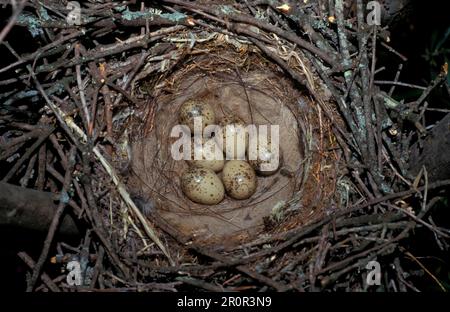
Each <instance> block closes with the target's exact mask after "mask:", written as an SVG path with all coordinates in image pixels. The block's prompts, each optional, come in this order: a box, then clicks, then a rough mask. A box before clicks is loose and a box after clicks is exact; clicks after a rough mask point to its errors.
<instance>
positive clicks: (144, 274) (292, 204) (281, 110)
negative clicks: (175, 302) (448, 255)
mask: <svg viewBox="0 0 450 312" xmlns="http://www.w3.org/2000/svg"><path fill="white" fill-rule="evenodd" d="M161 2H162V5H161V6H157V7H152V8H148V7H145V5H144V4H143V5H142V7H136V6H135V5H133V4H128V5H123V4H122V2H121V3H116V2H114V1H113V2H108V3H104V4H100V3H98V2H95V3H90V4H89V8H88V9H86V11H85V12H86V14H88V15H89V16H88V17H86V18H83V19H81V21H79V22H78V23H76V24H71V25H69V26H68V25H67V23H68V21H66V20H65V19H62V17H61V16H65V15H64V14H63V13H64V12H66V11H67V10H66V8H65V6H64V5H62V4H61V3H60V2H56V1H49V3H48V4H46V5H45V6H44V5H42V4H41V3H40V2H39V1H27V2H25V3H26V4H24V5H25V8H24V12H22V14H17V15H15V17H14V18H15V20H14V19H13V22H14V23H15V24H16V25H18V26H23V27H28V31H29V32H30V33H31V34H32V35H33V36H35V37H34V38H32V39H30V40H34V41H33V42H35V43H39V44H40V45H42V46H40V47H39V48H37V49H36V50H33V49H34V48H35V47H34V46H27V47H23V46H20V47H17V46H15V45H14V44H12V41H11V40H10V42H4V45H3V46H2V48H4V49H5V51H6V52H8V55H12V56H14V57H16V58H18V59H17V60H14V61H11V60H10V59H7V58H5V60H6V61H7V62H8V63H6V64H2V66H1V68H0V75H1V80H0V85H1V86H2V94H0V99H1V100H2V101H3V103H4V105H3V106H2V110H1V111H0V114H1V120H0V122H1V123H0V126H1V139H2V142H3V143H5V144H2V146H3V147H2V149H1V150H0V161H1V166H0V167H1V168H2V169H1V171H0V173H1V175H2V182H1V183H3V184H5V182H8V183H9V184H11V185H9V186H8V190H9V189H10V188H13V186H12V185H13V184H20V185H21V186H22V187H24V188H28V189H33V190H29V192H31V193H27V194H28V195H27V196H29V198H33V199H34V200H36V204H35V206H34V207H33V209H35V211H36V215H35V216H32V217H31V218H28V219H26V220H25V221H27V222H29V221H30V220H31V221H32V220H33V219H39V222H38V224H37V225H36V224H34V225H35V226H41V227H42V226H44V225H45V229H44V230H45V231H48V234H47V237H46V240H45V243H44V247H43V249H42V250H41V251H40V252H39V253H38V254H31V253H27V252H21V253H19V257H20V258H21V259H22V260H23V261H24V263H25V264H26V265H27V266H28V267H29V269H30V270H31V271H32V274H31V276H30V277H29V278H28V279H27V289H28V290H52V291H60V290H65V291H66V290H73V289H78V290H80V289H84V290H85V289H88V290H90V291H97V290H104V289H107V290H119V291H120V290H126V291H128V290H137V291H149V290H164V291H177V290H183V289H192V288H201V289H204V290H213V291H222V290H237V291H240V290H249V289H250V290H261V291H265V290H277V291H286V290H299V291H304V290H310V291H315V290H320V289H333V290H338V289H345V290H367V289H375V288H373V287H372V288H370V287H371V286H370V284H368V283H367V282H366V278H365V277H366V275H365V274H366V273H365V272H366V268H367V265H368V264H369V263H371V261H373V260H377V261H379V262H380V263H381V266H382V268H383V269H385V271H384V272H385V273H386V274H385V281H382V282H380V283H376V285H377V286H374V287H381V288H383V287H384V288H383V289H384V290H390V289H391V288H390V287H392V286H391V285H392V282H391V281H394V282H393V283H394V284H395V285H401V286H399V287H403V288H405V287H408V288H410V287H412V286H410V283H408V282H405V278H406V277H405V276H406V275H404V274H403V271H402V265H403V262H402V261H403V259H404V256H402V255H405V254H407V253H405V252H404V249H401V248H400V247H399V244H400V242H401V241H402V240H404V239H405V238H406V237H408V235H409V234H410V233H411V231H412V230H413V229H415V227H416V225H418V224H426V226H427V228H431V229H432V230H433V231H434V234H436V233H437V234H436V235H437V236H436V240H438V241H439V242H441V241H440V239H442V237H448V234H446V232H443V230H442V229H438V228H437V227H436V226H435V225H433V224H432V221H430V222H431V223H430V224H429V223H427V222H428V221H427V222H425V221H423V220H422V219H423V217H424V216H425V215H427V213H428V212H429V211H430V209H431V207H433V205H434V204H435V203H436V202H438V201H439V196H440V195H441V194H440V193H439V190H440V188H441V187H442V186H445V185H448V184H450V182H449V181H448V180H447V181H443V182H442V181H441V182H433V183H431V182H430V183H428V180H427V175H426V172H424V171H422V172H421V173H420V174H419V175H418V176H417V177H412V176H411V175H410V174H409V173H408V170H407V167H406V164H405V163H404V161H403V160H404V159H405V158H404V155H405V154H407V153H408V151H407V150H406V151H405V150H402V147H404V145H405V144H403V142H402V144H400V143H399V144H394V142H393V141H395V138H393V136H395V135H396V134H395V133H394V132H395V131H394V130H395V129H392V125H393V121H392V120H391V118H390V114H389V113H390V112H389V111H388V109H390V108H397V110H398V107H401V105H400V104H399V103H397V102H395V101H394V100H393V99H392V98H390V96H389V95H388V94H387V93H384V92H381V90H380V89H379V88H378V87H377V86H376V85H375V83H374V81H375V80H374V76H375V74H376V72H375V69H376V67H375V63H374V62H375V59H376V58H375V53H376V51H377V50H376V48H375V47H376V46H377V40H379V41H382V40H383V38H385V33H384V31H382V32H379V29H378V28H377V27H368V25H366V24H365V21H364V19H363V18H362V16H363V13H362V12H363V8H362V7H361V6H360V4H361V3H359V2H358V6H357V8H353V9H354V10H356V11H355V12H353V11H350V12H347V10H346V9H345V8H344V6H343V1H340V0H337V1H335V5H334V6H333V7H329V8H323V7H319V5H317V4H316V3H315V2H313V3H310V4H303V3H297V2H295V3H293V2H292V3H291V4H283V5H281V3H280V5H276V4H275V2H273V1H236V2H235V3H225V2H223V3H222V1H219V2H220V3H219V4H217V3H210V2H206V1H205V3H203V1H200V2H185V1H181V0H166V1H161ZM272 2H273V3H272ZM330 3H332V2H330ZM20 9H21V8H20ZM55 12H56V13H55ZM352 12H353V13H355V14H354V15H352V14H353V13H352ZM44 13H45V14H44ZM355 29H356V30H357V31H356V32H355ZM14 31H17V27H14V28H13V30H12V32H14ZM15 35H17V33H16V34H15ZM18 35H21V33H20V32H19V33H18ZM1 41H2V40H0V42H1ZM384 46H387V44H386V43H384ZM19 48H20V50H18V49H19ZM6 52H5V53H6ZM2 53H3V52H2ZM2 55H3V54H2ZM5 55H6V54H5ZM370 60H372V61H370ZM371 62H372V63H371ZM397 77H398V75H397ZM439 79H441V78H439ZM440 82H442V81H440ZM438 83H439V81H436V82H434V83H433V84H432V86H431V87H430V88H427V90H425V91H424V94H423V95H421V97H420V99H418V101H421V102H418V103H419V104H418V106H417V107H419V106H420V104H421V103H422V102H423V99H424V98H426V96H427V94H428V93H429V92H430V91H431V90H432V88H434V87H435V86H436V85H438ZM393 90H394V89H391V91H390V94H392V92H393ZM192 99H195V100H198V99H200V100H201V101H203V102H207V103H209V104H210V105H211V106H212V107H213V108H214V110H215V112H216V114H217V116H218V119H219V120H220V119H221V118H222V117H223V116H224V115H225V114H227V113H228V112H232V113H233V114H236V115H239V117H240V118H241V119H243V120H244V121H245V122H246V123H251V124H256V125H261V124H270V125H279V126H280V149H281V151H282V155H283V162H282V164H281V168H279V170H278V171H277V172H276V173H275V174H274V175H271V176H267V177H262V176H259V177H258V178H257V179H258V180H257V190H256V192H255V194H253V196H251V197H250V198H248V199H245V200H235V199H232V198H230V197H228V196H226V197H225V199H224V200H223V201H222V202H220V203H219V204H216V205H200V204H196V203H194V202H192V201H190V200H189V199H188V198H187V197H186V196H185V195H184V194H183V193H182V191H181V186H180V174H181V172H182V171H183V170H184V169H185V168H186V167H187V164H186V162H185V161H177V160H174V159H173V158H172V157H171V154H170V147H171V144H172V143H173V138H171V136H170V132H171V129H172V128H173V126H174V125H176V124H178V123H179V121H178V111H179V108H180V105H182V104H183V103H184V102H186V101H188V100H192ZM398 115H400V116H403V115H402V114H398ZM405 116H406V115H405ZM399 118H400V117H399ZM388 131H390V132H388ZM394 156H395V157H394ZM3 184H2V185H3ZM5 185H6V184H5ZM2 187H3V186H2ZM4 187H5V190H6V186H4ZM433 190H435V191H433ZM22 191H23V190H22ZM33 192H38V193H39V194H40V195H39V196H34V195H33V194H35V193H33ZM1 194H3V193H2V192H0V195H1ZM25 195H26V194H25ZM7 198H9V197H7ZM19 199H20V198H19ZM38 199H39V202H40V203H41V204H42V203H44V204H42V205H40V206H39V204H38V202H37V201H38ZM55 199H56V205H55ZM1 201H2V202H3V199H2V200H1ZM54 205H55V206H54ZM26 206H27V202H26V201H25V202H24V203H23V205H21V206H20V207H16V208H17V209H19V210H12V212H11V211H9V212H7V213H6V214H3V215H1V217H2V218H3V217H5V218H6V217H7V218H8V219H7V220H11V216H15V215H16V216H19V217H20V215H21V214H22V213H24V215H27V213H30V212H29V211H25V210H24V209H23V207H26ZM48 207H51V209H54V210H52V211H51V212H49V211H48V209H49V208H48ZM20 209H22V210H20ZM39 209H40V210H39ZM45 209H47V210H45ZM5 211H6V210H5ZM17 211H19V212H20V213H19V214H17ZM44 212H45V213H44ZM65 213H69V214H71V215H72V216H73V218H72V219H73V220H75V222H76V223H77V225H78V226H79V227H78V232H77V233H78V234H77V235H76V236H75V241H77V242H78V243H75V244H73V245H74V246H72V245H69V244H67V243H66V242H65V239H66V237H65V236H57V235H56V233H57V228H58V225H60V224H61V223H62V218H63V216H64V215H65ZM22 225H23V224H22ZM64 225H66V223H64ZM67 226H68V227H70V224H68V225H67ZM63 228H64V229H65V228H66V227H65V226H64V227H63ZM63 228H61V229H63ZM72 230H73V228H72ZM73 232H74V231H66V232H65V234H68V233H69V234H70V233H73ZM61 234H62V235H64V233H61ZM438 234H439V235H438ZM73 240H74V239H73V237H72V239H71V241H72V242H73ZM55 242H56V246H55V244H54V243H55ZM409 255H411V254H409ZM408 257H409V256H408ZM411 259H414V258H412V257H411ZM48 260H50V261H48ZM415 260H417V259H415ZM73 261H77V262H78V263H79V264H80V269H81V271H82V272H83V275H82V276H83V278H82V279H81V282H80V283H78V284H77V285H73V284H68V283H66V279H65V278H64V279H61V278H60V277H53V276H51V277H49V275H48V274H50V273H49V272H53V271H54V267H52V265H53V266H54V265H60V266H62V267H63V268H67V263H72V262H73ZM392 262H394V263H395V269H393V270H392V266H391V265H390V264H391V263H392ZM389 270H390V271H389ZM66 273H67V271H66ZM50 275H51V274H50ZM39 277H41V278H39ZM41 280H42V281H43V283H42V284H39V282H40V281H41ZM380 285H381V286H380ZM405 285H406V286H405Z"/></svg>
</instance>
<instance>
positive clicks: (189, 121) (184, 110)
mask: <svg viewBox="0 0 450 312" xmlns="http://www.w3.org/2000/svg"><path fill="white" fill-rule="evenodd" d="M195 117H201V118H202V119H201V126H202V128H201V129H202V131H203V129H204V128H205V127H206V126H209V125H213V124H215V122H216V114H215V113H214V109H213V108H212V107H211V105H209V104H207V103H205V102H202V101H198V100H189V101H187V102H185V103H184V104H183V105H181V107H180V110H179V121H180V123H181V124H183V125H186V126H188V127H189V129H191V132H192V133H194V118H195Z"/></svg>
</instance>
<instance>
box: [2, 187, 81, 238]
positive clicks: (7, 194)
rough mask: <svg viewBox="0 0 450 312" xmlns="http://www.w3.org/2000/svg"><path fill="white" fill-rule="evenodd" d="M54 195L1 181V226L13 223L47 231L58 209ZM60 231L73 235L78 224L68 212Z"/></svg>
mask: <svg viewBox="0 0 450 312" xmlns="http://www.w3.org/2000/svg"><path fill="white" fill-rule="evenodd" d="M53 197H54V195H53V194H52V193H49V192H41V191H36V190H32V189H28V188H23V187H20V186H16V185H12V184H8V183H4V182H0V226H2V225H12V226H17V227H22V228H26V229H31V230H38V231H47V230H48V228H49V226H50V223H51V222H52V219H53V216H54V214H55V211H56V204H55V201H54V199H53ZM59 233H61V234H67V235H73V234H77V233H78V229H77V226H76V224H75V222H74V220H73V219H72V217H71V216H70V215H68V214H66V215H64V216H63V219H62V221H61V225H60V227H59Z"/></svg>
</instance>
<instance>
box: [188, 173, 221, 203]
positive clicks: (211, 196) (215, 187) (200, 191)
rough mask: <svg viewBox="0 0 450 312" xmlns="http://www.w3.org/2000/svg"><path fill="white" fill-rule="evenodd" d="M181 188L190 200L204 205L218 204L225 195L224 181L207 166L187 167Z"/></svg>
mask: <svg viewBox="0 0 450 312" xmlns="http://www.w3.org/2000/svg"><path fill="white" fill-rule="evenodd" d="M181 189H182V191H183V193H184V194H185V195H186V196H187V197H188V198H189V199H190V200H192V201H193V202H196V203H199V204H204V205H215V204H218V203H220V202H221V201H222V199H223V197H224V195H225V191H224V188H223V184H222V181H220V179H219V177H218V176H217V175H216V174H215V173H214V171H212V170H211V169H207V168H196V167H191V168H189V169H187V170H186V171H185V172H184V173H183V174H182V176H181Z"/></svg>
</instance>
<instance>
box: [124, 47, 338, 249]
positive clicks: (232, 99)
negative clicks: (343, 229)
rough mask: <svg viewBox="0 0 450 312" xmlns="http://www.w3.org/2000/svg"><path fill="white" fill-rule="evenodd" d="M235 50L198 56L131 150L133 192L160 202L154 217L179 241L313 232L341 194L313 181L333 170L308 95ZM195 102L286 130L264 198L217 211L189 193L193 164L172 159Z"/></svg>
mask: <svg viewBox="0 0 450 312" xmlns="http://www.w3.org/2000/svg"><path fill="white" fill-rule="evenodd" d="M227 49H228V51H227V50H226V49H225V50H224V49H220V54H219V52H218V50H217V49H216V51H214V50H212V51H210V52H209V53H205V54H202V55H192V56H191V57H190V58H188V60H187V61H186V62H185V63H184V64H183V65H182V68H180V69H178V71H177V72H176V73H174V74H173V75H172V77H169V78H167V80H170V81H173V82H174V83H173V84H172V85H171V87H170V88H166V89H165V90H161V92H159V94H158V95H156V96H155V97H154V98H153V101H152V105H149V106H150V107H144V108H143V110H144V111H145V112H144V115H147V116H149V113H148V110H149V109H155V108H156V111H155V113H153V114H152V115H151V116H150V117H149V118H147V120H146V122H145V124H144V125H139V123H142V122H140V121H137V122H136V123H137V125H135V126H136V127H138V128H139V135H137V138H138V139H134V140H133V142H132V144H131V146H132V151H131V155H132V157H131V158H132V165H131V167H132V172H133V174H132V175H131V178H130V179H129V180H128V181H129V185H130V189H133V190H134V192H135V194H138V195H139V196H140V197H141V198H143V199H145V201H147V202H148V201H152V203H153V205H154V208H155V209H154V210H155V211H153V213H154V214H157V215H159V217H160V220H161V221H162V222H165V223H166V225H167V226H169V227H170V228H171V229H172V230H173V231H176V232H177V235H182V236H183V237H185V238H187V239H189V240H193V241H195V242H202V243H206V244H216V243H218V242H220V243H221V244H223V242H224V241H226V242H228V244H235V243H242V242H243V241H246V240H248V239H251V238H253V237H255V236H256V235H257V234H261V233H264V232H266V231H268V230H271V228H272V226H270V224H271V223H280V221H282V220H285V219H289V220H290V221H289V222H290V224H294V223H295V224H296V225H299V224H306V223H308V221H311V220H315V219H316V218H318V217H320V216H321V215H322V212H323V211H322V210H323V209H324V207H327V206H328V204H329V203H330V199H331V198H332V197H333V196H329V195H330V194H327V192H332V190H333V183H332V179H333V178H330V179H320V178H319V179H318V178H317V177H313V176H312V175H313V174H317V172H313V171H317V168H320V169H319V170H320V171H321V173H320V174H323V173H324V174H325V175H329V176H333V173H332V171H333V170H330V169H331V168H332V167H331V166H327V159H326V157H325V158H323V157H319V155H318V153H319V152H321V150H322V149H323V147H322V146H320V143H319V141H322V142H323V140H321V139H320V135H324V133H323V132H321V131H316V130H318V129H319V128H320V125H319V124H318V123H319V118H318V116H317V115H318V111H317V109H315V108H314V103H313V102H312V101H311V100H310V98H309V96H308V94H307V91H301V90H299V89H298V88H296V86H295V85H293V83H292V81H290V80H288V79H286V78H285V77H284V76H283V75H282V73H281V72H279V71H278V70H276V69H275V68H274V67H273V66H266V65H265V62H264V58H263V57H262V56H259V55H255V54H253V53H244V54H243V55H242V53H241V55H239V54H238V53H236V52H235V51H233V50H234V49H233V47H227ZM231 60H233V61H231ZM234 60H242V63H241V64H237V62H236V61H234ZM191 99H201V100H202V101H204V102H206V103H209V104H210V105H211V106H212V107H213V108H214V110H215V112H216V115H217V120H218V121H219V122H220V120H221V118H222V117H223V116H224V115H229V114H230V113H231V114H234V115H236V116H238V117H240V118H241V119H242V120H243V121H244V122H245V123H246V124H255V125H257V126H258V125H278V126H279V133H280V151H281V154H282V163H281V165H280V169H279V171H278V172H277V173H276V174H274V175H271V176H268V177H261V176H259V177H258V181H257V182H258V186H257V190H256V193H255V194H254V195H252V196H251V197H250V198H249V199H247V200H234V199H232V198H230V197H228V196H226V198H225V199H224V200H223V201H222V202H221V203H219V204H217V205H212V206H209V205H201V204H196V203H194V202H192V201H190V200H189V199H188V198H187V197H186V196H185V195H184V194H183V193H182V191H181V187H180V176H181V173H182V172H183V171H184V170H185V169H186V168H187V167H188V164H187V162H186V161H184V160H174V159H173V158H172V156H171V145H172V143H174V141H175V140H177V139H178V137H176V138H174V137H171V130H172V127H174V126H175V125H177V124H179V121H178V111H179V108H180V106H181V105H182V104H183V103H184V102H185V101H187V100H191ZM152 107H155V108H152ZM128 126H130V125H128ZM330 160H331V159H330ZM328 165H330V164H328ZM323 168H328V169H323ZM327 170H328V171H329V172H327ZM220 175H221V174H219V176H220ZM330 180H331V181H330ZM324 182H325V183H326V186H324V185H323V184H324ZM330 182H331V183H330ZM324 189H327V190H325V191H323V190H324ZM288 215H293V216H294V217H292V218H286V216H288ZM277 227H280V228H282V227H283V226H280V224H277Z"/></svg>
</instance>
